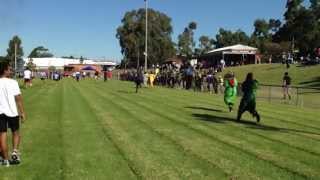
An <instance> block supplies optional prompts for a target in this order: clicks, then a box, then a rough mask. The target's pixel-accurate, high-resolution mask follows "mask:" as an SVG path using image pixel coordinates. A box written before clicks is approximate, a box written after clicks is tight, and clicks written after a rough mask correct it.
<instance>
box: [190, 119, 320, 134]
mask: <svg viewBox="0 0 320 180" xmlns="http://www.w3.org/2000/svg"><path fill="white" fill-rule="evenodd" d="M192 116H193V117H195V118H197V119H198V120H201V121H206V122H212V123H227V122H233V123H238V124H242V125H244V126H245V127H246V128H250V129H256V130H263V131H278V132H282V133H304V134H312V135H319V136H320V133H315V132H310V131H305V130H299V129H290V128H280V127H275V126H268V125H263V124H260V123H256V122H253V121H243V120H241V121H237V120H236V119H232V118H227V117H220V116H213V115H209V114H192Z"/></svg>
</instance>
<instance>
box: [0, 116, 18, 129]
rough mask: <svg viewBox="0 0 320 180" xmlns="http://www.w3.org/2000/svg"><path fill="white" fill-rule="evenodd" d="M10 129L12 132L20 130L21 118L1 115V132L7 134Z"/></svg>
mask: <svg viewBox="0 0 320 180" xmlns="http://www.w3.org/2000/svg"><path fill="white" fill-rule="evenodd" d="M8 128H10V129H11V131H12V132H15V131H17V130H19V128H20V121H19V116H16V117H8V116H6V115H5V114H0V132H7V130H8Z"/></svg>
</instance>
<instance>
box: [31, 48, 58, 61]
mask: <svg viewBox="0 0 320 180" xmlns="http://www.w3.org/2000/svg"><path fill="white" fill-rule="evenodd" d="M28 57H29V58H45V57H53V54H52V53H50V52H49V49H46V48H44V47H43V46H38V47H36V48H34V49H33V50H32V51H31V53H30V54H29V56H28Z"/></svg>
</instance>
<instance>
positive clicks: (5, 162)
mask: <svg viewBox="0 0 320 180" xmlns="http://www.w3.org/2000/svg"><path fill="white" fill-rule="evenodd" d="M2 166H5V167H10V162H9V160H3V161H2Z"/></svg>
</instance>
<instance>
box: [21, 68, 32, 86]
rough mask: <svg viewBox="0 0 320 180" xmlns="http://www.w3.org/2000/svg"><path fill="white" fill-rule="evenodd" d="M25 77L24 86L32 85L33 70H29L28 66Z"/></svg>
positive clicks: (24, 73)
mask: <svg viewBox="0 0 320 180" xmlns="http://www.w3.org/2000/svg"><path fill="white" fill-rule="evenodd" d="M23 79H24V86H25V87H28V86H29V87H31V86H32V72H31V71H30V70H29V68H28V67H27V68H26V70H25V71H24V72H23Z"/></svg>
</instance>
